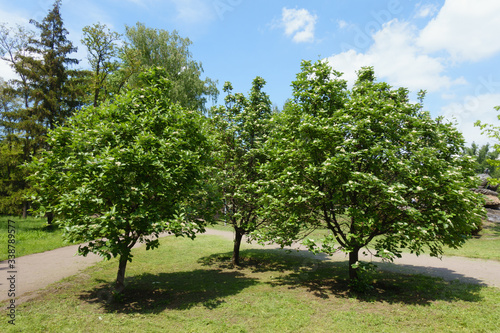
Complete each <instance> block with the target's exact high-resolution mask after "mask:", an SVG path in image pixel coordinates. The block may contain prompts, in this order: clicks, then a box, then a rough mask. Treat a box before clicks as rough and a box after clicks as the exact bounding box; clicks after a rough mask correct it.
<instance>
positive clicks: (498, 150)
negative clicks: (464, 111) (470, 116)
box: [475, 106, 500, 184]
mask: <svg viewBox="0 0 500 333" xmlns="http://www.w3.org/2000/svg"><path fill="white" fill-rule="evenodd" d="M495 110H496V111H500V106H496V107H495ZM497 118H498V120H500V115H499V116H497ZM475 126H478V127H479V128H481V130H482V131H483V132H482V134H486V135H488V136H489V137H490V138H492V139H494V140H495V141H496V143H495V144H494V145H493V149H494V152H493V153H492V154H491V155H490V156H488V157H487V158H486V163H488V164H489V165H491V166H492V167H493V168H496V167H498V166H500V160H498V154H500V143H499V142H500V126H495V125H493V124H487V123H483V122H481V121H479V120H478V121H477V122H476V123H475ZM483 148H484V147H483ZM488 148H489V146H488ZM488 151H489V150H488ZM496 171H497V170H496ZM496 174H498V173H496ZM495 176H496V175H495ZM496 178H497V177H496ZM490 183H492V184H498V183H499V181H498V180H490Z"/></svg>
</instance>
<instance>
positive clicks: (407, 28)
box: [328, 20, 465, 92]
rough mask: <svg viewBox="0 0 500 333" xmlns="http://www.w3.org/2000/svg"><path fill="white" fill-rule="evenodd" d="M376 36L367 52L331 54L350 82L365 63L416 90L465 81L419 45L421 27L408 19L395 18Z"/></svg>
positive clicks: (379, 74) (331, 58) (437, 89)
mask: <svg viewBox="0 0 500 333" xmlns="http://www.w3.org/2000/svg"><path fill="white" fill-rule="evenodd" d="M372 37H373V44H372V45H371V46H370V47H369V49H368V50H367V51H366V52H365V53H359V52H357V51H355V50H348V51H346V52H342V53H340V54H337V55H334V56H331V57H329V58H328V60H329V62H330V63H331V65H332V66H333V68H335V69H336V70H339V71H341V72H344V73H345V74H344V78H345V79H347V80H348V81H349V82H350V83H353V82H354V80H355V78H356V74H355V72H356V71H358V70H359V69H360V68H361V67H362V66H373V67H374V68H375V74H376V75H378V76H380V77H381V78H382V79H384V80H388V81H389V82H390V83H391V84H393V85H396V86H404V87H407V88H409V89H410V90H412V91H418V90H420V89H427V90H428V91H429V92H432V91H439V90H440V89H443V88H450V87H451V86H452V85H456V84H462V83H465V80H464V79H462V78H458V79H451V78H450V77H448V76H446V75H444V74H443V73H444V72H445V69H446V68H445V65H444V64H443V59H440V58H434V57H431V56H429V55H428V54H426V53H425V52H423V50H422V49H421V48H419V47H418V46H417V45H416V40H417V37H418V31H417V29H416V28H415V27H414V26H413V25H411V24H409V23H408V22H400V21H398V20H392V21H390V22H388V23H386V24H384V25H383V27H382V29H381V30H379V31H377V32H376V33H374V34H373V36H372ZM395 54H397V57H395V56H394V55H395Z"/></svg>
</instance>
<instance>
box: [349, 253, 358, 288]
mask: <svg viewBox="0 0 500 333" xmlns="http://www.w3.org/2000/svg"><path fill="white" fill-rule="evenodd" d="M358 254H359V249H354V250H353V251H352V252H349V281H350V282H354V280H357V279H358V269H357V268H354V267H352V265H354V264H355V263H356V262H358Z"/></svg>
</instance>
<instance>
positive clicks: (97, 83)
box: [0, 0, 218, 216]
mask: <svg viewBox="0 0 500 333" xmlns="http://www.w3.org/2000/svg"><path fill="white" fill-rule="evenodd" d="M60 8H61V1H60V0H57V1H55V2H54V4H53V7H52V9H51V10H50V11H49V13H48V14H47V16H46V17H45V18H44V19H43V20H42V21H41V22H37V21H35V20H31V21H30V23H31V24H32V26H33V27H34V29H35V31H32V30H29V29H27V28H24V27H20V26H18V27H9V26H7V25H6V24H2V25H0V54H2V55H3V56H2V59H3V60H5V61H7V62H8V63H9V64H10V66H11V68H12V69H13V70H14V72H15V73H16V74H17V78H16V79H14V80H10V81H9V82H5V80H3V79H0V213H1V214H12V215H19V214H23V216H26V214H27V212H28V208H29V201H28V200H26V199H25V196H26V193H27V192H28V189H29V184H28V183H27V182H26V176H27V174H26V173H25V171H23V170H22V169H21V168H20V167H19V166H20V165H22V164H24V163H27V162H29V161H30V160H31V158H32V156H36V155H37V154H38V152H39V151H40V150H42V149H50V143H49V142H48V141H47V139H46V138H47V133H48V131H50V130H53V129H54V128H55V127H56V126H60V125H64V124H65V122H66V121H67V119H68V118H69V117H70V116H72V115H74V114H75V113H76V112H77V111H78V110H80V109H82V108H83V107H85V106H88V105H93V106H95V107H96V106H98V105H100V104H101V103H104V102H105V101H109V100H113V98H114V96H116V95H118V94H120V93H121V92H122V91H123V90H125V89H130V88H132V87H134V86H136V85H137V84H138V81H139V78H138V76H139V74H140V73H142V72H143V71H144V70H145V69H146V68H149V67H152V66H161V67H163V68H164V69H165V70H166V71H167V73H168V75H169V77H170V80H171V82H172V87H171V94H172V95H173V96H172V98H174V99H175V100H176V101H177V102H178V103H180V104H181V105H183V106H184V107H187V108H190V109H193V110H205V107H206V104H207V103H206V102H207V100H208V99H214V98H216V96H217V94H218V91H217V88H216V82H215V81H213V80H211V79H210V78H205V79H202V78H201V76H202V73H203V67H202V65H201V63H199V62H197V61H195V60H193V58H192V55H191V53H190V51H189V46H190V44H191V41H190V40H189V39H188V38H182V37H181V36H179V34H178V33H177V32H176V31H174V32H168V31H165V30H161V29H152V28H148V27H146V26H145V25H144V24H142V23H137V24H136V25H135V26H127V27H126V32H125V35H124V36H121V35H120V34H118V33H116V32H113V31H111V30H110V29H109V28H107V27H106V26H105V25H104V24H100V23H96V24H93V25H91V26H87V27H85V28H83V37H82V44H83V45H84V46H85V47H86V49H87V60H88V64H89V66H90V69H82V68H78V64H79V60H78V59H76V58H74V57H73V54H74V53H75V52H76V51H77V49H76V48H75V47H74V46H73V43H72V42H71V41H70V40H69V39H68V31H67V30H66V29H65V28H64V24H63V20H62V17H61V14H60ZM205 111H206V110H205Z"/></svg>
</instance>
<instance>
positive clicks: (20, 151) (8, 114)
mask: <svg viewBox="0 0 500 333" xmlns="http://www.w3.org/2000/svg"><path fill="white" fill-rule="evenodd" d="M33 36H34V34H33V32H32V31H29V30H27V29H25V28H23V27H21V26H17V27H16V28H12V27H8V26H6V25H5V24H2V25H0V54H1V55H2V60H4V61H6V62H7V63H9V64H10V66H11V67H12V68H13V69H14V71H15V72H16V73H17V74H18V77H17V78H16V79H12V80H10V81H9V82H5V81H3V80H1V87H0V90H1V91H0V94H1V96H0V99H1V107H0V132H1V133H0V165H1V166H0V169H1V171H0V173H1V176H0V213H3V214H12V215H19V214H22V215H23V217H26V216H27V213H28V201H26V200H24V199H23V198H24V195H25V194H26V191H27V187H28V184H27V182H26V179H25V178H26V174H25V172H24V171H23V170H21V169H20V166H21V164H22V163H24V162H25V161H27V160H28V159H29V158H30V154H31V152H32V147H33V146H36V139H34V137H33V135H31V134H32V133H31V131H32V130H33V128H32V126H29V125H30V121H29V120H28V119H27V117H26V116H27V111H26V110H27V108H28V107H29V105H30V101H31V98H30V92H29V80H28V78H27V76H26V75H24V74H23V73H25V72H26V71H27V70H28V69H29V67H28V64H27V63H26V62H25V61H24V58H23V56H26V55H27V53H28V51H27V48H28V45H29V40H30V38H33Z"/></svg>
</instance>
